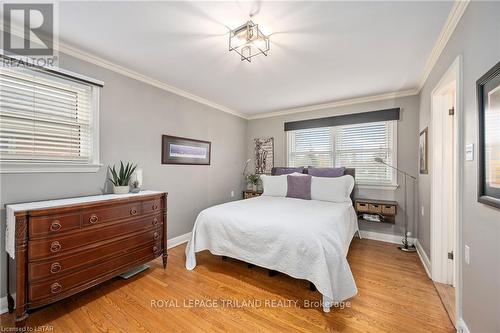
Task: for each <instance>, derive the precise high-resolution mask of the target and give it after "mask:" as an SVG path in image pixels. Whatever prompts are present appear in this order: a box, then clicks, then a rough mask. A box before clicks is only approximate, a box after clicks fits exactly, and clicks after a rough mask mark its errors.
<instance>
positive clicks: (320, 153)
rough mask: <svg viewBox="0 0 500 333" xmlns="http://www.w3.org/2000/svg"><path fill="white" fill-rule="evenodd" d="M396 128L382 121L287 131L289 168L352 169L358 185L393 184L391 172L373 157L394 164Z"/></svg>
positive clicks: (394, 180)
mask: <svg viewBox="0 0 500 333" xmlns="http://www.w3.org/2000/svg"><path fill="white" fill-rule="evenodd" d="M396 126H397V123H396V121H384V122H375V123H364V124H355V125H347V126H336V127H322V128H312V129H301V130H295V131H288V132H287V150H288V165H289V166H316V167H332V166H335V167H341V166H344V167H347V168H355V169H356V181H357V183H359V184H367V185H395V183H396V176H395V174H394V171H393V169H391V168H389V167H387V166H385V165H383V164H380V163H378V162H375V158H376V157H380V158H382V159H383V160H384V161H386V162H387V163H388V164H391V165H395V164H396V158H395V156H396V152H395V144H394V137H395V129H396Z"/></svg>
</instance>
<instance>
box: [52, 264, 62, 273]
mask: <svg viewBox="0 0 500 333" xmlns="http://www.w3.org/2000/svg"><path fill="white" fill-rule="evenodd" d="M61 268H62V267H61V264H60V263H58V262H55V263H53V264H52V265H50V272H51V273H52V274H55V273H58V272H60V271H61Z"/></svg>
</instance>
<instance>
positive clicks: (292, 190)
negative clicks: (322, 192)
mask: <svg viewBox="0 0 500 333" xmlns="http://www.w3.org/2000/svg"><path fill="white" fill-rule="evenodd" d="M286 178H287V182H288V190H287V192H286V196H287V197H289V198H297V199H304V200H311V179H312V177H311V176H309V175H304V176H291V175H288V176H287V177H286Z"/></svg>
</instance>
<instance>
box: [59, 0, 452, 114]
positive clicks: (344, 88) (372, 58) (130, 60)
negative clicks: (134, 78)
mask: <svg viewBox="0 0 500 333" xmlns="http://www.w3.org/2000/svg"><path fill="white" fill-rule="evenodd" d="M451 7H452V2H428V1H418V2H291V1H290V2H106V3H102V2H61V3H60V4H59V13H60V21H59V24H60V27H59V29H60V39H61V41H62V42H63V43H67V44H69V45H72V46H74V47H76V48H79V49H81V50H83V51H87V52H89V53H92V54H94V55H96V56H99V57H102V58H104V59H107V60H109V61H111V62H113V63H116V64H118V65H121V66H124V67H127V68H129V69H131V70H134V71H137V72H139V73H141V74H144V75H147V76H149V77H152V78H155V79H157V80H160V81H162V82H164V83H167V84H169V85H171V86H174V87H177V88H179V89H182V90H185V91H187V92H189V93H191V94H194V95H197V96H200V97H202V98H204V99H207V100H209V101H212V102H215V103H217V104H220V105H223V106H225V107H227V108H230V109H232V110H236V111H238V112H242V113H245V114H248V115H255V114H258V113H264V112H270V111H276V110H282V109H289V108H293V107H300V106H306V105H312V104H318V103H326V102H331V101H336V100H342V99H347V98H355V97H360V96H369V95H375V94H381V93H387V92H394V91H401V90H407V89H412V88H416V87H417V86H418V83H419V80H420V78H421V75H422V72H423V70H424V66H425V64H426V61H427V59H428V57H429V55H430V53H431V50H432V48H433V46H434V44H435V43H436V40H437V38H438V36H439V34H440V32H441V30H442V29H443V26H444V24H445V22H446V19H447V17H448V15H449V12H450V9H451ZM252 11H254V12H258V14H257V15H256V16H255V17H254V21H255V22H256V23H259V25H260V26H261V28H262V30H263V32H264V33H266V34H271V37H270V38H271V51H270V54H269V56H268V57H264V56H258V57H256V58H253V60H252V63H247V62H242V61H240V59H239V56H238V55H237V54H236V53H234V52H231V53H230V52H229V51H228V35H227V31H228V28H227V27H230V28H235V27H237V26H239V25H240V24H242V23H244V22H245V21H246V20H247V19H248V15H249V13H250V12H252ZM82 74H85V73H82Z"/></svg>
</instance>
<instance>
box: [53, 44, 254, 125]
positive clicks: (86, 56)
mask: <svg viewBox="0 0 500 333" xmlns="http://www.w3.org/2000/svg"><path fill="white" fill-rule="evenodd" d="M58 47H59V52H62V53H64V54H67V55H70V56H72V57H75V58H78V59H81V60H84V61H86V62H90V63H92V64H94V65H98V66H100V67H103V68H106V69H109V70H111V71H113V72H116V73H119V74H122V75H124V76H127V77H130V78H132V79H135V80H138V81H141V82H144V83H147V84H149V85H152V86H154V87H156V88H159V89H162V90H165V91H168V92H171V93H173V94H175V95H178V96H182V97H185V98H187V99H190V100H193V101H195V102H198V103H200V104H204V105H206V106H209V107H211V108H214V109H217V110H219V111H223V112H226V113H229V114H232V115H234V116H238V117H240V118H243V119H247V116H246V115H245V114H243V113H241V112H238V111H235V110H233V109H230V108H228V107H225V106H223V105H220V104H217V103H215V102H212V101H210V100H208V99H206V98H203V97H200V96H197V95H194V94H192V93H190V92H187V91H185V90H182V89H179V88H177V87H174V86H171V85H169V84H167V83H165V82H162V81H160V80H157V79H153V78H151V77H149V76H147V75H143V74H141V73H138V72H136V71H133V70H131V69H128V68H126V67H123V66H120V65H118V64H115V63H113V62H110V61H108V60H105V59H103V58H100V57H97V56H95V55H93V54H90V53H87V52H85V51H82V50H80V49H77V48H75V47H72V46H69V45H67V44H63V43H59V44H58Z"/></svg>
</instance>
